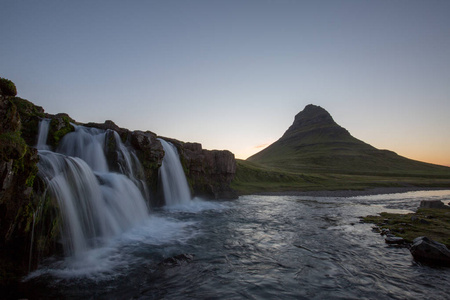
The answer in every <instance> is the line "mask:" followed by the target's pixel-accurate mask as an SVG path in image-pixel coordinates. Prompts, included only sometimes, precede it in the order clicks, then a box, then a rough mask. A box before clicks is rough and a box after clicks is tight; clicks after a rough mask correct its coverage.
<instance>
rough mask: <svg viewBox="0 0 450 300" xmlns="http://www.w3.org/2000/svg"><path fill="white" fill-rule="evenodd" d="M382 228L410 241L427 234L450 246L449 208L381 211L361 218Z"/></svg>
mask: <svg viewBox="0 0 450 300" xmlns="http://www.w3.org/2000/svg"><path fill="white" fill-rule="evenodd" d="M363 221H364V222H366V223H373V224H376V225H378V226H379V227H380V228H382V229H389V230H390V231H391V232H392V233H393V234H395V235H397V236H399V237H402V238H404V239H405V240H406V241H407V242H412V241H413V240H414V239H415V238H417V237H419V236H427V237H429V238H431V239H433V240H435V241H437V242H440V243H443V244H445V245H446V246H447V247H450V209H430V208H428V209H425V208H420V209H418V210H417V212H416V213H410V214H392V213H386V212H383V213H381V214H380V215H378V216H367V217H364V218H363Z"/></svg>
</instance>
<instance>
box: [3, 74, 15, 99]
mask: <svg viewBox="0 0 450 300" xmlns="http://www.w3.org/2000/svg"><path fill="white" fill-rule="evenodd" d="M0 95H3V96H13V97H14V96H15V95H17V89H16V85H15V84H14V82H12V81H11V80H9V79H6V78H1V77H0Z"/></svg>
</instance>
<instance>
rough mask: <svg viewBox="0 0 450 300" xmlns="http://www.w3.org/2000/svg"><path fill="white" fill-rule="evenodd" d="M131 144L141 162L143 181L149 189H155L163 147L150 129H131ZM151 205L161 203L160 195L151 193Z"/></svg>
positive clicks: (159, 204) (129, 136)
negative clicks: (156, 195) (144, 130)
mask: <svg viewBox="0 0 450 300" xmlns="http://www.w3.org/2000/svg"><path fill="white" fill-rule="evenodd" d="M128 140H129V141H130V144H131V146H132V147H133V148H134V149H135V151H136V155H137V157H138V158H139V161H140V162H141V164H142V167H143V169H144V170H143V172H144V177H145V181H146V182H147V185H148V186H149V187H150V190H151V191H157V187H158V171H159V168H160V167H161V164H162V161H163V158H164V149H163V147H162V145H161V143H160V142H159V141H158V140H157V139H156V134H154V133H153V132H150V131H146V132H142V131H133V132H131V133H130V134H129V135H128ZM150 200H151V201H150V202H151V204H152V205H153V206H161V205H163V203H162V200H161V198H160V197H155V195H152V199H150Z"/></svg>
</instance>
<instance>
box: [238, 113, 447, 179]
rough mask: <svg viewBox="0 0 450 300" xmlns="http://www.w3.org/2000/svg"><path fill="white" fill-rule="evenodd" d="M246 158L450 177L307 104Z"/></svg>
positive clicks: (278, 166) (310, 168)
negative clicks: (355, 133)
mask: <svg viewBox="0 0 450 300" xmlns="http://www.w3.org/2000/svg"><path fill="white" fill-rule="evenodd" d="M247 161H249V162H252V163H257V164H260V165H263V166H265V167H269V168H272V169H274V170H283V171H288V172H295V173H298V172H301V173H316V174H317V173H327V174H330V173H333V174H355V175H356V174H358V175H382V176H384V175H386V176H397V175H399V176H423V175H426V176H427V177H428V178H430V177H432V178H450V168H449V167H444V166H438V165H433V164H428V163H423V162H419V161H415V160H411V159H407V158H405V157H402V156H399V155H397V154H396V153H394V152H392V151H388V150H379V149H376V148H375V147H373V146H371V145H369V144H366V143H364V142H363V141H360V140H358V139H356V138H355V137H353V136H352V135H351V134H350V133H349V132H348V131H347V130H346V129H345V128H343V127H341V126H339V125H338V124H337V123H336V122H335V121H334V120H333V118H332V117H331V115H330V114H329V113H328V112H327V111H326V110H325V109H323V108H322V107H320V106H316V105H312V104H310V105H307V106H306V107H305V109H304V110H303V111H301V112H300V113H298V114H297V115H296V116H295V120H294V123H293V124H292V125H291V126H290V127H289V129H288V130H287V131H286V132H285V133H284V135H283V136H282V137H281V138H280V139H279V140H278V141H276V142H275V143H273V144H271V145H270V146H269V147H267V148H266V149H264V150H262V151H260V152H259V153H257V154H255V155H253V156H251V157H249V158H248V159H247Z"/></svg>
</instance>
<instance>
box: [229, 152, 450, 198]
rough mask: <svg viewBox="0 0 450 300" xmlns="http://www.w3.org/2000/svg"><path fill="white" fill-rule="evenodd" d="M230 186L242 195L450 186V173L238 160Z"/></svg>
mask: <svg viewBox="0 0 450 300" xmlns="http://www.w3.org/2000/svg"><path fill="white" fill-rule="evenodd" d="M236 162H237V171H236V177H235V179H234V180H233V182H232V183H231V187H232V188H233V189H235V190H236V191H238V193H239V194H255V193H266V192H286V191H320V190H364V189H370V188H377V187H450V173H449V174H446V173H444V172H443V173H439V172H433V171H429V172H425V171H422V172H413V171H411V172H407V171H404V170H403V171H402V172H400V171H398V172H385V173H383V172H370V170H366V171H364V172H348V171H343V172H322V171H317V172H314V170H307V171H305V172H298V171H295V170H294V169H289V168H286V169H287V170H286V169H281V168H276V167H270V166H266V165H261V164H258V163H254V162H249V161H246V160H237V161H236Z"/></svg>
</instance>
